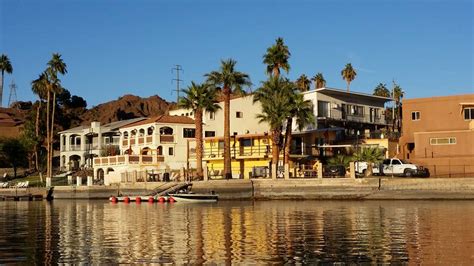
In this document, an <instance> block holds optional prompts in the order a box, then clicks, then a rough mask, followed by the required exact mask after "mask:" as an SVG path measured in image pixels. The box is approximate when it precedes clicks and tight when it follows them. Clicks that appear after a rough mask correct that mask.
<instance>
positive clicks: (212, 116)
mask: <svg viewBox="0 0 474 266" xmlns="http://www.w3.org/2000/svg"><path fill="white" fill-rule="evenodd" d="M214 119H216V113H214V112H209V120H214Z"/></svg>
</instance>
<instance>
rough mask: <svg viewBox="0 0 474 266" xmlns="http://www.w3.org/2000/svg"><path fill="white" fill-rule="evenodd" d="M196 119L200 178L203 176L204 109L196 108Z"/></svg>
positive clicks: (197, 158) (197, 163)
mask: <svg viewBox="0 0 474 266" xmlns="http://www.w3.org/2000/svg"><path fill="white" fill-rule="evenodd" d="M194 119H195V123H196V175H197V178H198V179H199V180H201V179H202V178H203V173H202V153H203V146H202V109H198V110H195V112H194Z"/></svg>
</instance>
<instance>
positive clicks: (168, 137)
mask: <svg viewBox="0 0 474 266" xmlns="http://www.w3.org/2000/svg"><path fill="white" fill-rule="evenodd" d="M160 142H161V143H174V135H160Z"/></svg>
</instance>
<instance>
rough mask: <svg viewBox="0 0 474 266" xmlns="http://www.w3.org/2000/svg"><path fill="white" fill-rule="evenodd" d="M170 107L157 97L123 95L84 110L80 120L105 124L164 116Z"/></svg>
mask: <svg viewBox="0 0 474 266" xmlns="http://www.w3.org/2000/svg"><path fill="white" fill-rule="evenodd" d="M171 105H172V104H171V103H168V102H167V101H166V100H164V99H162V98H161V97H159V96H157V95H154V96H151V97H148V98H140V97H138V96H135V95H124V96H122V97H120V98H118V99H117V100H114V101H110V102H107V103H103V104H99V105H97V106H95V107H93V108H91V109H88V110H86V111H85V112H84V113H83V114H81V115H80V119H81V124H88V123H90V122H91V121H99V122H100V123H101V124H106V123H110V122H114V121H119V120H124V119H130V118H136V117H149V116H156V115H160V114H166V113H168V110H169V108H170V107H171Z"/></svg>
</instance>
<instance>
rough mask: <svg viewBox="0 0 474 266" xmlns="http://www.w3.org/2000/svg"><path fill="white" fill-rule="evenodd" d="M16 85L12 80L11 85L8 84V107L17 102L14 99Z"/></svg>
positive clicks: (15, 98)
mask: <svg viewBox="0 0 474 266" xmlns="http://www.w3.org/2000/svg"><path fill="white" fill-rule="evenodd" d="M16 88H17V87H16V84H15V80H12V83H11V84H10V97H9V98H8V107H11V105H12V104H13V103H15V102H17V101H18V99H17V97H16Z"/></svg>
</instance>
